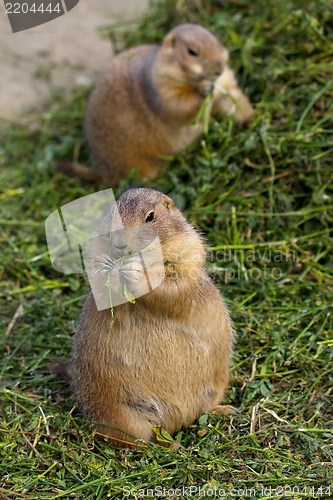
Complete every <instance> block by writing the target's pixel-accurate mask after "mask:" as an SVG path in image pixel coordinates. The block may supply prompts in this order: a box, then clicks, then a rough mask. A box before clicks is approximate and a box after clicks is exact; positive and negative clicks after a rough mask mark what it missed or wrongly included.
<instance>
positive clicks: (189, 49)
mask: <svg viewBox="0 0 333 500" xmlns="http://www.w3.org/2000/svg"><path fill="white" fill-rule="evenodd" d="M187 52H188V53H189V54H190V56H196V57H197V56H198V55H199V54H198V52H197V51H196V50H194V49H191V48H190V47H188V48H187Z"/></svg>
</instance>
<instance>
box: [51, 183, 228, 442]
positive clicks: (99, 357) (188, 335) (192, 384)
mask: <svg viewBox="0 0 333 500" xmlns="http://www.w3.org/2000/svg"><path fill="white" fill-rule="evenodd" d="M117 206H118V209H119V213H120V216H121V218H122V221H123V224H124V227H125V231H126V230H128V228H133V227H134V226H139V225H141V226H142V225H148V226H151V227H152V228H154V230H155V231H156V232H157V234H158V236H159V239H160V242H161V246H162V251H163V257H164V271H165V279H164V281H163V282H162V284H161V285H160V286H158V287H157V288H155V289H154V290H152V291H150V292H149V293H147V294H146V295H143V296H141V297H139V298H138V299H137V300H136V303H135V304H132V303H129V302H127V303H125V304H122V305H119V306H117V307H116V308H115V310H114V315H115V321H114V324H113V327H112V330H111V332H110V319H111V312H110V309H107V310H104V311H97V309H96V305H95V302H94V299H93V296H92V294H91V293H90V295H89V296H88V298H87V300H86V302H85V304H84V306H83V309H82V313H81V317H80V320H79V323H78V327H77V331H76V334H75V336H74V346H73V355H72V361H71V363H70V365H69V366H68V369H67V376H69V377H70V378H71V385H72V389H73V392H74V395H75V398H76V400H77V402H78V404H79V407H80V408H81V410H82V411H83V412H84V414H85V415H86V416H88V417H91V418H93V419H94V420H95V421H97V422H99V424H97V426H96V427H97V430H98V431H99V432H100V433H102V434H104V435H107V436H108V437H109V439H110V440H111V441H112V443H113V444H115V445H116V446H131V443H133V438H131V437H130V436H135V437H137V438H141V439H143V440H145V441H155V433H154V431H153V427H154V426H162V427H163V428H164V429H166V430H167V431H168V432H169V433H171V434H173V433H175V432H176V431H177V430H179V429H180V428H181V427H183V426H188V425H190V424H191V423H192V422H193V421H194V420H195V419H197V418H198V417H199V416H200V415H201V414H203V413H205V412H210V411H216V412H218V413H222V414H227V413H233V412H235V411H236V410H235V408H233V407H231V406H220V403H221V401H222V400H223V397H224V392H225V389H226V388H227V386H228V383H229V364H230V356H231V352H232V344H233V327H232V323H231V320H230V317H229V314H228V311H227V308H226V306H225V304H224V302H223V300H222V299H221V297H220V294H219V292H218V290H217V289H216V287H215V286H214V285H213V283H212V281H211V280H210V278H209V277H208V275H207V273H206V270H205V267H204V262H205V249H204V245H203V242H202V240H201V237H200V236H199V234H198V232H197V231H196V230H195V229H194V227H193V226H192V225H191V224H189V223H188V222H187V221H186V219H185V218H184V217H183V215H182V214H181V212H180V211H179V210H178V209H177V208H176V207H175V205H174V203H173V201H172V200H171V199H170V198H168V197H167V196H165V195H164V194H162V193H161V192H159V191H155V190H153V189H147V188H138V189H130V190H128V191H126V192H125V193H124V194H123V195H122V196H121V197H120V198H119V200H118V202H117ZM108 217H109V216H107V217H106V219H105V220H104V221H103V224H104V227H105V228H106V229H107V227H108V225H109V227H110V222H109V220H108ZM128 239H130V236H129V238H128ZM112 245H113V248H112V249H111V254H112V255H113V256H114V257H116V256H121V255H123V253H124V251H123V245H122V246H119V240H117V241H115V242H114V241H113V242H112ZM96 262H97V266H100V265H102V266H103V256H102V257H100V256H97V257H96ZM106 265H107V264H106ZM111 267H112V266H111ZM122 271H123V276H124V277H125V280H126V282H127V287H128V289H129V290H132V291H133V292H135V290H137V288H138V287H140V286H141V284H140V280H142V279H144V273H143V272H141V273H140V272H138V271H140V270H138V267H137V266H134V267H133V265H132V263H128V264H126V261H125V263H124V265H123V266H122ZM56 371H58V372H59V370H56ZM65 375H66V374H65ZM103 424H104V425H103ZM121 430H123V431H125V432H121ZM126 433H128V434H129V435H130V436H129V435H127V434H126Z"/></svg>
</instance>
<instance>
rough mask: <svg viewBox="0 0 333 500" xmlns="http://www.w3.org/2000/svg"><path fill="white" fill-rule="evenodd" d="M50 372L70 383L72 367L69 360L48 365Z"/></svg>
mask: <svg viewBox="0 0 333 500" xmlns="http://www.w3.org/2000/svg"><path fill="white" fill-rule="evenodd" d="M50 370H51V373H53V374H54V375H57V376H58V377H59V378H62V379H63V380H65V382H68V383H70V382H71V381H72V379H73V368H72V365H71V363H70V362H69V361H59V362H57V363H54V364H53V365H51V367H50Z"/></svg>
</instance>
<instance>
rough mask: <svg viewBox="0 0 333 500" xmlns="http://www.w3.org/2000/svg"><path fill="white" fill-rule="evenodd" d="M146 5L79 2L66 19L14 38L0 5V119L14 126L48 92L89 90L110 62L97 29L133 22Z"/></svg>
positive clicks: (128, 0)
mask: <svg viewBox="0 0 333 500" xmlns="http://www.w3.org/2000/svg"><path fill="white" fill-rule="evenodd" d="M147 7H148V0H125V1H122V2H120V1H117V0H80V1H79V3H78V5H77V6H76V7H74V8H73V9H72V10H71V11H69V12H67V13H66V14H65V15H63V16H61V17H59V18H57V19H54V20H53V21H50V22H49V23H46V24H43V25H41V26H38V27H36V28H32V29H29V30H26V31H21V32H19V33H12V30H11V27H10V23H9V20H8V18H7V15H6V12H5V7H4V3H3V2H1V1H0V48H1V50H0V75H1V79H0V117H1V118H6V119H9V120H17V119H18V118H19V117H20V116H21V115H22V114H23V113H24V111H25V110H27V109H30V108H33V107H36V106H38V104H40V103H42V102H43V100H44V99H45V98H46V97H47V95H48V94H49V92H50V88H52V87H58V88H59V87H63V88H70V87H73V86H74V85H88V84H90V83H91V82H92V81H94V79H95V77H96V75H97V74H98V73H99V71H100V70H101V69H102V68H103V67H104V65H105V63H106V62H107V61H108V59H110V57H111V56H112V48H111V44H110V41H109V40H102V39H101V38H100V35H99V32H98V28H101V27H103V26H107V25H110V24H112V23H114V22H117V21H119V20H120V19H137V18H138V17H139V16H140V14H141V12H142V11H143V10H144V9H145V8H147Z"/></svg>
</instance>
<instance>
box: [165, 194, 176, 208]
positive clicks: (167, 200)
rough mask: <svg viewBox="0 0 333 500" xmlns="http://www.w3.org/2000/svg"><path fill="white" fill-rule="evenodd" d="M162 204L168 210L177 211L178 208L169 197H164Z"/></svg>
mask: <svg viewBox="0 0 333 500" xmlns="http://www.w3.org/2000/svg"><path fill="white" fill-rule="evenodd" d="M162 203H163V205H164V206H165V207H166V208H167V209H168V210H177V207H176V205H175V204H174V202H173V201H172V199H171V198H169V197H168V196H165V194H164V195H163V198H162Z"/></svg>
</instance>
